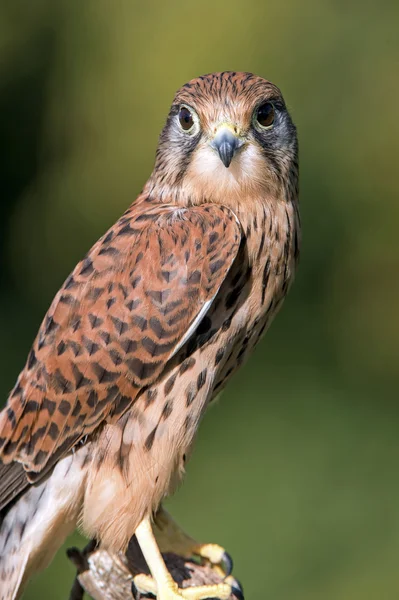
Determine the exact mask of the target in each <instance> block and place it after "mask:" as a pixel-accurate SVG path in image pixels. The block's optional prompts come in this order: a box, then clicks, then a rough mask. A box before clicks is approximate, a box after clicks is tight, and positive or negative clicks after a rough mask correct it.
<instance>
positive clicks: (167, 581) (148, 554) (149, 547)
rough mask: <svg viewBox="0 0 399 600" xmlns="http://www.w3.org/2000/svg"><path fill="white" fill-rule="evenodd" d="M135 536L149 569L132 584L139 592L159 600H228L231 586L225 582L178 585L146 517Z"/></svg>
mask: <svg viewBox="0 0 399 600" xmlns="http://www.w3.org/2000/svg"><path fill="white" fill-rule="evenodd" d="M136 538H137V541H138V543H139V546H140V548H141V551H142V553H143V555H144V558H145V560H146V562H147V565H148V568H149V569H150V571H151V575H152V577H149V576H148V575H142V574H141V575H137V576H136V577H135V578H134V587H135V588H136V590H137V591H138V592H139V593H140V594H144V595H145V594H148V593H150V594H153V595H156V597H157V599H158V600H182V599H185V600H206V599H207V598H218V599H220V600H227V599H228V598H230V596H231V594H232V586H231V585H230V584H229V583H227V582H223V583H219V584H216V585H204V586H198V587H187V588H179V587H178V585H177V583H176V582H175V581H174V580H173V578H172V576H171V574H170V573H169V571H168V569H167V568H166V565H165V562H164V560H163V558H162V555H161V552H160V550H159V548H158V545H157V542H156V539H155V536H154V533H153V531H152V527H151V522H150V519H149V518H148V517H147V518H145V519H144V520H143V521H142V522H141V523H140V525H139V526H138V528H137V529H136Z"/></svg>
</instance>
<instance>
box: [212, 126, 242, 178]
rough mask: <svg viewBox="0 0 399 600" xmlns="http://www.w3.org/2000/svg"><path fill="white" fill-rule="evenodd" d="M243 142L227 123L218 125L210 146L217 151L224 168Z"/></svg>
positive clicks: (228, 164)
mask: <svg viewBox="0 0 399 600" xmlns="http://www.w3.org/2000/svg"><path fill="white" fill-rule="evenodd" d="M243 144H244V142H243V140H242V139H240V138H239V136H238V134H237V133H236V132H235V131H234V129H233V127H232V126H231V125H229V124H223V125H220V126H219V127H218V129H217V131H216V135H215V137H214V138H213V140H212V142H211V146H212V148H213V149H214V150H216V151H217V153H218V154H219V157H220V160H221V161H222V163H223V164H224V166H225V167H226V168H228V167H229V166H230V163H231V161H232V160H233V157H234V155H235V153H236V152H237V150H238V149H239V148H241V146H242V145H243Z"/></svg>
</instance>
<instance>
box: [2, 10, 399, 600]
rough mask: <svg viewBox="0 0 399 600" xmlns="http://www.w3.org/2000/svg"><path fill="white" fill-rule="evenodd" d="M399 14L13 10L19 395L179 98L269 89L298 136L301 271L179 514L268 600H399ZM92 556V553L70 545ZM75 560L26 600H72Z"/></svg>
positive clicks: (7, 219)
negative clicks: (267, 83)
mask: <svg viewBox="0 0 399 600" xmlns="http://www.w3.org/2000/svg"><path fill="white" fill-rule="evenodd" d="M398 26H399V3H398V2H396V1H392V2H390V1H388V0H379V2H375V1H374V2H370V1H368V0H352V1H347V0H322V1H318V0H302V1H301V2H299V1H296V2H295V1H294V0H286V1H281V0H268V1H265V0H246V1H245V2H243V1H242V0H219V1H217V0H201V1H197V2H192V1H191V0H186V2H177V1H176V0H168V1H167V2H163V1H161V0H148V1H147V2H146V3H144V2H138V1H136V0H126V1H121V0H115V1H114V2H111V1H109V0H84V1H71V0H57V1H55V0H35V1H34V2H33V1H32V2H29V1H27V0H25V1H22V0H1V1H0V261H1V262H0V269H1V270H0V275H1V282H0V286H1V287H0V331H1V344H0V365H1V377H0V393H1V398H2V399H3V400H5V399H6V395H7V392H8V390H9V389H10V388H11V387H12V385H13V384H14V381H15V379H16V377H17V374H18V372H19V370H20V369H21V367H22V365H23V363H24V361H25V357H26V355H27V352H28V349H29V346H30V343H31V342H32V339H33V337H34V335H35V333H36V330H37V328H38V325H39V323H40V321H41V318H42V316H43V314H44V312H45V310H46V309H47V307H48V304H49V302H50V301H51V299H52V296H53V295H54V293H55V292H56V290H57V289H58V287H59V285H60V284H61V283H62V281H63V280H64V279H65V277H66V275H67V274H68V272H69V271H70V270H71V269H72V267H73V266H74V265H75V263H76V262H77V261H78V259H80V258H81V256H82V255H83V254H84V253H85V252H86V251H87V250H88V248H89V247H90V245H91V244H92V243H93V242H94V241H95V240H96V239H97V238H98V237H99V236H100V235H101V234H102V233H103V232H104V231H105V230H106V229H107V228H108V226H109V225H110V224H111V223H113V222H114V220H116V218H118V216H119V215H120V214H121V213H122V211H124V209H125V208H126V207H127V206H128V205H129V203H130V202H131V201H132V200H133V199H134V198H135V196H136V194H137V193H138V191H139V190H140V189H141V186H142V185H143V183H144V182H145V180H146V178H147V177H148V175H149V173H150V171H151V169H152V164H153V158H154V152H155V147H156V143H157V136H158V134H159V131H160V129H161V127H162V125H163V122H164V119H165V117H166V114H167V111H168V107H169V104H170V102H171V99H172V97H173V94H174V91H175V90H176V89H177V88H178V87H180V85H181V84H183V83H184V82H186V81H187V80H189V79H191V78H192V77H194V76H197V75H200V74H203V73H207V72H210V71H218V70H228V69H232V70H246V71H253V72H256V73H257V74H259V75H262V76H265V77H267V78H269V79H271V80H273V81H274V82H276V83H277V84H278V85H279V86H280V87H281V88H282V90H283V92H284V94H285V97H286V100H287V103H288V105H289V107H290V109H291V112H292V115H293V118H294V120H295V122H296V123H297V126H298V132H299V138H300V164H301V206H302V219H303V251H302V259H301V264H300V270H299V273H298V277H297V281H296V283H295V285H294V288H293V290H292V292H291V294H290V296H289V299H288V300H287V302H286V304H285V306H284V309H283V311H282V313H281V314H280V315H279V317H278V318H277V320H276V321H275V323H274V324H273V326H272V328H271V330H270V332H269V334H268V335H267V336H266V338H265V339H264V341H263V342H262V344H261V346H260V347H259V348H258V349H257V351H256V353H255V355H254V356H253V358H252V360H251V361H250V362H249V364H248V365H247V366H246V367H245V368H244V369H242V371H241V372H240V373H239V375H238V376H237V377H236V378H235V379H234V381H233V383H232V384H230V385H229V387H228V388H227V390H226V391H225V393H224V396H223V397H222V400H221V402H220V403H219V404H218V405H217V406H216V408H214V409H213V410H212V411H211V412H210V413H209V414H208V415H207V417H206V419H205V421H204V423H203V425H202V428H201V430H200V435H199V438H198V443H197V445H196V451H195V453H194V456H193V459H192V461H191V463H190V465H189V468H188V475H187V477H186V480H185V483H184V485H183V486H182V488H181V489H180V490H179V492H178V493H177V495H176V496H175V497H174V498H173V499H172V500H171V501H170V502H169V508H170V510H171V512H172V513H173V515H174V516H175V517H176V518H177V519H178V520H179V521H180V522H181V523H182V524H183V525H184V526H185V528H186V529H187V530H188V531H190V532H191V533H192V534H193V535H194V536H197V537H199V538H202V539H204V540H207V541H208V540H211V541H218V542H219V543H221V544H223V545H224V546H225V547H226V548H228V550H229V551H230V552H231V554H232V555H233V556H234V558H235V565H236V567H235V573H236V575H237V576H238V577H239V578H240V579H241V580H242V581H243V583H244V586H245V590H246V596H247V598H248V599H251V600H257V599H263V598H265V599H266V598H270V599H273V600H302V599H303V600H305V599H306V600H313V599H314V600H316V599H317V600H319V599H320V598H323V600H333V599H334V600H335V599H337V598H339V599H340V600H366V599H369V598H370V599H375V598H378V599H380V598H381V599H396V598H398V596H399V472H398V471H399V468H398V467H399V437H398V429H399V404H398V386H399V372H398V365H397V362H398V346H399V318H398V307H399V236H398V223H399V221H398V219H399V206H398V194H397V177H398V158H399V152H398V151H399V145H398V144H399V142H398V140H399V126H398V122H399V120H398V117H397V111H398V104H399V102H398V101H399V78H398V72H399V36H398ZM75 543H78V544H83V543H84V542H83V540H82V539H80V538H79V537H78V536H77V535H76V536H74V538H73V539H71V540H69V542H68V544H69V545H71V544H75ZM73 574H74V573H73V568H72V566H71V565H70V564H69V563H68V561H67V559H66V558H65V553H64V551H62V552H60V553H59V554H58V556H57V559H56V560H55V561H54V563H53V564H52V566H51V568H49V569H48V571H46V572H45V573H44V574H42V575H41V576H39V577H37V578H36V579H35V580H34V581H33V582H32V583H31V585H30V586H29V588H28V590H27V591H26V595H25V598H26V600H33V599H37V598H49V599H50V598H51V599H52V600H66V598H67V597H68V593H69V590H70V587H71V582H72V579H73Z"/></svg>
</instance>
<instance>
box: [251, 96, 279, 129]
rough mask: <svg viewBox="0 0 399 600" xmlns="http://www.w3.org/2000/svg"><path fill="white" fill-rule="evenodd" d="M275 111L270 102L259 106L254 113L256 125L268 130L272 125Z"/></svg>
mask: <svg viewBox="0 0 399 600" xmlns="http://www.w3.org/2000/svg"><path fill="white" fill-rule="evenodd" d="M274 117H275V109H274V106H273V104H272V103H271V102H265V103H264V104H261V105H260V106H259V108H258V110H257V111H256V114H255V119H256V122H257V123H258V125H260V126H261V127H263V128H264V129H269V128H270V127H272V125H273V123H274Z"/></svg>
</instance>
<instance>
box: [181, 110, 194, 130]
mask: <svg viewBox="0 0 399 600" xmlns="http://www.w3.org/2000/svg"><path fill="white" fill-rule="evenodd" d="M179 122H180V126H181V128H182V129H184V131H189V130H190V129H191V127H192V126H193V125H194V119H193V115H192V114H191V112H190V111H189V109H188V108H187V107H186V106H182V107H181V108H180V110H179Z"/></svg>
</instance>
